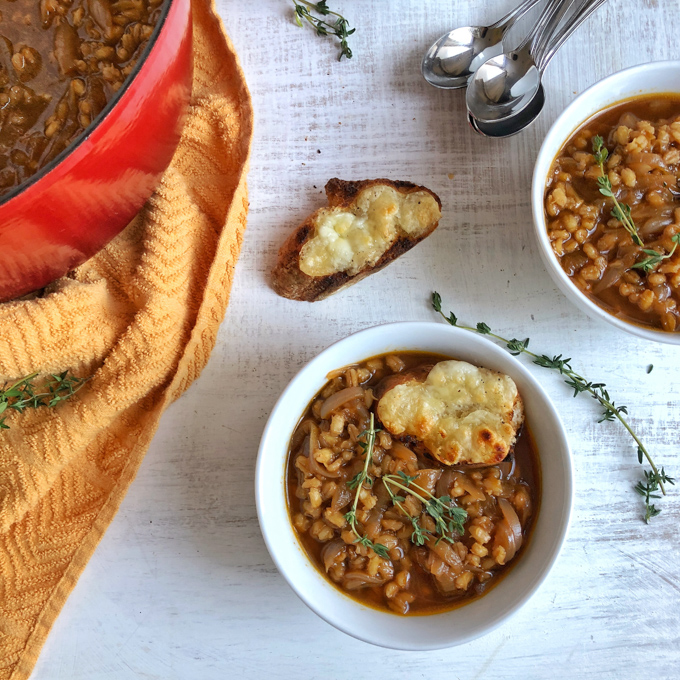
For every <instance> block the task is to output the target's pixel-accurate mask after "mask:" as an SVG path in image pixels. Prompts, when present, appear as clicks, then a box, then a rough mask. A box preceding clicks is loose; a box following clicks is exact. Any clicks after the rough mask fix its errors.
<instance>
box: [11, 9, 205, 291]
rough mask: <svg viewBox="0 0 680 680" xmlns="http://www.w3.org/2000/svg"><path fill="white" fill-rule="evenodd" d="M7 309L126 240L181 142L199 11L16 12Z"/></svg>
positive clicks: (12, 64) (72, 10) (89, 10)
mask: <svg viewBox="0 0 680 680" xmlns="http://www.w3.org/2000/svg"><path fill="white" fill-rule="evenodd" d="M0 34H1V36H2V40H0V48H1V49H0V301H1V300H8V299H12V298H15V297H17V296H20V295H23V294H25V293H28V292H31V291H34V290H36V289H39V288H42V287H43V286H45V285H46V284H48V283H49V282H50V281H52V280H54V279H55V278H57V277H59V276H62V275H63V274H65V273H66V272H67V271H69V270H70V269H72V268H73V267H75V266H77V265H78V264H80V263H82V262H84V261H85V260H86V259H87V258H89V257H91V256H92V255H93V254H94V253H96V252H97V251H98V250H100V249H101V248H102V247H103V246H104V245H106V243H108V242H109V241H110V240H111V239H112V238H113V237H114V236H115V235H116V234H117V233H118V232H120V231H121V230H122V229H123V228H124V227H125V226H126V225H127V224H128V222H129V221H130V220H131V219H132V218H133V217H134V216H135V214H136V213H137V212H138V211H139V210H140V209H141V208H142V206H143V205H144V203H145V201H146V200H147V199H148V198H149V196H150V195H151V193H152V192H153V190H154V188H155V187H156V185H157V183H158V180H159V178H160V176H161V174H162V172H163V171H164V170H165V168H166V167H167V166H168V164H169V162H170V159H171V158H172V155H173V154H174V151H175V148H176V146H177V143H178V142H179V138H180V134H181V129H182V125H183V121H184V116H185V114H186V111H187V106H188V103H189V98H190V95H191V78H192V68H193V56H192V24H191V2H190V0H114V1H111V0H76V1H75V2H72V3H71V2H58V0H44V1H42V2H37V1H36V0H16V2H12V3H8V4H7V7H6V8H3V12H2V22H0Z"/></svg>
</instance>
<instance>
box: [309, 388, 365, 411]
mask: <svg viewBox="0 0 680 680" xmlns="http://www.w3.org/2000/svg"><path fill="white" fill-rule="evenodd" d="M363 395H364V388H363V387H359V386H357V387H345V389H344V390H340V391H339V392H335V394H331V396H330V397H328V399H326V401H324V403H323V404H321V410H320V411H319V417H320V418H322V419H325V418H328V416H329V415H330V414H331V413H333V411H337V410H338V409H339V408H340V407H341V406H344V405H345V404H346V403H347V402H348V401H352V400H353V399H358V398H359V397H363Z"/></svg>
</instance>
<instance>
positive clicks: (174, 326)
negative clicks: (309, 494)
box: [0, 0, 252, 680]
mask: <svg viewBox="0 0 680 680" xmlns="http://www.w3.org/2000/svg"><path fill="white" fill-rule="evenodd" d="M193 11H194V57H195V73H194V82H193V95H192V102H191V108H190V112H189V117H188V120H187V123H186V127H185V129H184V132H183V135H182V140H181V142H180V145H179V147H178V149H177V152H176V154H175V156H174V158H173V160H172V163H171V165H170V167H169V168H168V170H167V172H166V173H165V175H164V176H163V179H162V181H161V184H160V186H159V187H158V189H157V191H156V193H155V194H154V195H153V196H152V197H151V199H149V201H148V203H147V205H146V206H145V207H144V209H143V210H142V212H141V213H140V214H139V215H138V216H137V217H136V218H135V220H133V222H132V223H131V224H130V225H129V226H128V227H127V229H126V230H125V231H124V232H123V233H121V234H120V235H119V236H118V237H117V238H116V239H114V240H113V241H112V242H111V243H110V244H109V245H108V246H107V247H106V249H104V250H103V251H102V252H101V253H99V254H98V255H96V256H95V257H94V258H92V259H91V260H89V261H88V262H87V263H85V264H84V265H82V266H81V267H79V268H78V269H77V270H75V271H74V272H72V273H71V274H70V275H69V276H67V277H65V278H63V279H61V280H59V281H57V282H56V283H55V284H52V286H50V288H49V289H48V290H47V291H46V292H45V294H44V295H42V296H41V297H36V298H34V299H31V300H22V301H17V302H10V303H6V304H3V305H0V376H2V377H3V378H5V379H6V380H8V381H9V380H12V379H18V378H20V377H22V376H24V375H27V374H29V373H33V372H34V371H39V372H41V373H57V372H61V371H66V370H71V371H72V372H73V373H75V374H76V375H78V376H92V378H91V380H90V381H88V382H87V383H86V385H85V386H84V387H83V388H82V389H81V390H80V391H79V392H78V393H77V394H76V395H75V396H74V397H72V398H71V399H70V400H68V401H66V402H63V403H61V404H59V405H58V406H57V407H56V408H38V409H35V410H30V411H25V412H24V413H21V414H19V413H15V412H11V414H10V415H9V416H8V418H7V424H8V425H9V426H10V429H9V430H4V431H2V432H0V679H2V680H5V679H8V678H11V680H21V679H25V678H28V676H29V675H30V673H31V670H32V669H33V666H34V665H35V662H36V660H37V658H38V654H39V652H40V649H41V647H42V645H43V643H44V642H45V639H46V637H47V634H48V632H49V630H50V627H51V626H52V624H53V623H54V620H55V619H56V617H57V615H58V614H59V611H60V609H61V608H62V606H63V605H64V602H65V601H66V598H67V597H68V595H69V593H70V592H71V590H72V589H73V587H74V586H75V583H76V581H77V580H78V577H79V576H80V574H81V573H82V571H83V568H84V567H85V565H86V563H87V561H88V559H89V558H90V556H91V555H92V553H93V551H94V549H95V547H96V546H97V543H98V542H99V540H100V539H101V537H102V535H103V533H104V531H105V530H106V528H107V526H108V525H109V523H110V522H111V520H112V519H113V516H114V515H115V513H116V511H117V509H118V507H119V506H120V503H121V501H122V499H123V496H124V495H125V492H126V491H127V489H128V487H129V485H130V483H131V482H132V480H133V479H134V477H135V474H136V472H137V470H138V468H139V465H140V463H141V460H142V458H143V456H144V453H145V452H146V449H147V447H148V446H149V442H150V441H151V438H152V437H153V435H154V432H155V430H156V428H157V426H158V421H159V419H160V416H161V414H162V412H163V410H164V409H165V407H166V406H167V405H168V404H169V403H170V402H171V401H172V400H174V399H176V398H177V397H179V395H180V394H181V393H182V392H183V391H184V390H185V389H186V388H187V387H188V386H189V385H190V384H191V382H192V381H193V380H195V379H196V377H197V376H198V374H199V373H200V372H201V369H202V368H203V367H204V366H205V364H206V362H207V360H208V357H209V355H210V352H211V350H212V348H213V346H214V344H215V337H216V334H217V329H218V326H219V324H220V322H221V320H222V318H223V316H224V311H225V308H226V305H227V302H228V298H229V290H230V287H231V283H232V279H233V274H234V266H235V264H236V260H237V257H238V254H239V250H240V247H241V240H242V238H243V231H244V229H245V224H246V214H247V209H248V201H247V193H246V182H245V174H246V171H247V164H248V155H249V149H250V140H251V133H252V110H251V103H250V97H249V94H248V90H247V88H246V84H245V81H244V78H243V73H242V71H241V69H240V66H239V64H238V61H237V58H236V55H235V54H234V50H233V47H232V45H231V43H230V42H229V40H228V39H227V38H226V36H225V34H224V30H223V28H222V24H221V22H220V20H219V18H218V17H217V16H216V15H215V12H214V7H213V6H210V5H209V4H208V0H194V6H193Z"/></svg>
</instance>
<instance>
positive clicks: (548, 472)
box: [255, 322, 572, 650]
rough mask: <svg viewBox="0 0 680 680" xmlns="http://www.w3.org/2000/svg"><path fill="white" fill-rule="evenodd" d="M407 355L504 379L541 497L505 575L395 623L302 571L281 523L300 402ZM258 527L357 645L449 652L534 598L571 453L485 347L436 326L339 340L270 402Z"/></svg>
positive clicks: (544, 400) (529, 382) (513, 364)
mask: <svg viewBox="0 0 680 680" xmlns="http://www.w3.org/2000/svg"><path fill="white" fill-rule="evenodd" d="M398 350H415V351H424V352H433V353H438V354H444V355H447V356H451V357H453V358H457V359H463V360H466V361H469V362H471V363H473V364H477V365H480V366H485V367H487V368H490V369H493V370H497V371H502V372H503V373H506V374H508V375H510V376H511V377H512V378H513V379H514V380H515V382H516V383H517V386H518V388H519V391H520V394H521V395H522V397H523V399H524V403H525V407H526V414H527V422H528V423H529V425H530V427H531V432H532V434H533V436H534V439H535V442H536V445H537V449H538V453H539V457H540V461H541V468H542V485H543V494H542V501H541V506H540V510H539V513H538V518H537V521H536V526H535V528H534V531H533V534H532V536H531V541H530V543H529V545H528V547H527V549H526V551H525V552H524V553H523V554H522V556H521V558H520V559H519V560H518V562H517V564H514V565H513V567H512V569H511V570H510V572H509V574H508V575H507V576H506V577H504V578H503V579H502V580H501V581H500V583H498V585H496V586H495V587H494V588H492V589H491V590H490V591H489V592H488V593H487V594H485V595H484V596H483V597H481V598H479V599H478V600H474V601H473V602H471V603H469V604H466V605H465V606H463V607H461V608H459V609H456V610H453V611H450V612H446V613H443V614H434V615H429V616H411V617H408V616H406V617H404V616H398V615H396V614H390V613H387V612H380V611H377V610H375V609H371V608H369V607H365V606H363V605H361V604H359V603H358V602H356V601H355V600H353V599H351V598H349V597H347V596H345V595H343V594H342V592H341V591H340V590H338V589H337V588H336V587H335V586H334V585H332V584H331V583H330V582H329V581H328V580H326V578H324V576H322V575H321V574H320V573H319V572H318V571H317V569H316V567H314V566H313V565H312V563H311V562H310V561H309V559H308V558H307V555H306V554H305V552H304V551H303V549H302V547H301V546H300V544H299V543H298V540H297V538H296V535H295V532H294V529H293V527H292V525H291V523H290V520H289V518H288V509H287V506H286V488H285V467H286V457H287V453H288V443H289V440H290V437H291V435H292V433H293V430H294V428H295V426H296V425H297V423H298V422H299V420H300V417H301V416H302V414H303V413H304V411H305V410H306V408H307V406H308V404H309V402H310V401H311V400H312V398H313V397H314V396H315V395H316V394H317V392H318V391H319V390H320V389H321V387H322V386H323V385H324V384H325V382H326V375H327V374H328V373H329V372H330V371H332V370H335V369H337V368H341V367H343V366H347V365H348V364H353V363H356V362H359V361H362V360H364V359H367V358H369V357H372V356H375V355H377V354H383V353H386V352H392V351H398ZM255 492H256V496H257V512H258V517H259V520H260V527H261V529H262V534H263V536H264V539H265V542H266V544H267V548H268V549H269V552H270V554H271V556H272V559H273V560H274V562H275V563H276V566H277V567H278V568H279V571H280V572H281V573H282V574H283V576H284V577H285V579H286V580H287V581H288V583H289V584H290V586H291V587H292V588H293V590H294V591H295V592H296V593H297V594H298V595H299V596H300V598H301V599H302V600H303V602H305V604H307V605H308V606H309V607H310V608H311V609H312V610H313V611H315V612H316V613H317V614H318V615H319V616H321V617H322V618H323V619H325V620H326V621H328V622H329V623H330V624H332V625H334V626H335V627H336V628H339V629H340V630H342V631H344V632H345V633H348V634H349V635H353V636H354V637H356V638H359V639H360V640H364V641H366V642H371V643H373V644H376V645H381V646H383V647H390V648H393V649H403V650H427V649H440V648H443V647H452V646H454V645H458V644H462V643H464V642H467V641H469V640H472V639H473V638H476V637H479V636H480V635H484V634H485V633H488V632H489V631H491V630H492V629H493V628H495V627H496V626H498V625H499V624H501V623H502V622H503V621H505V620H506V619H507V618H508V617H509V616H511V615H512V614H513V613H514V612H516V611H517V610H518V609H519V608H520V607H521V606H522V605H523V604H525V603H526V602H527V600H528V599H529V598H530V597H531V595H532V594H533V593H534V592H536V590H537V589H538V587H539V586H540V584H541V582H542V581H543V580H544V579H545V577H546V576H547V574H548V572H549V571H550V568H551V567H552V565H553V564H554V562H555V560H556V559H557V556H558V554H559V552H560V548H561V546H562V544H563V543H564V540H565V537H566V534H567V528H568V525H569V517H570V513H571V506H572V464H571V452H570V450H569V443H568V441H567V437H566V433H565V431H564V426H563V425H562V421H561V420H560V417H559V415H558V413H557V411H556V410H555V407H554V406H553V405H552V403H551V402H550V399H549V398H548V396H547V395H546V393H545V392H544V391H543V388H542V387H541V386H540V385H539V384H538V382H536V380H535V379H534V378H533V377H532V375H531V374H530V373H529V371H528V370H527V369H526V368H524V366H523V365H522V364H521V363H520V362H519V361H517V360H516V359H515V358H514V357H512V356H510V355H509V354H508V352H506V351H505V350H503V349H501V348H500V347H497V346H496V345H494V344H493V343H492V342H490V341H489V340H487V339H486V338H483V337H481V336H478V335H475V334H473V333H471V332H469V331H463V330H460V329H457V328H452V327H450V326H446V325H444V324H439V323H425V322H409V323H395V324H387V325H384V326H376V327H374V328H369V329H367V330H364V331H360V332H359V333H355V334H354V335H351V336H349V337H348V338H345V339H344V340H340V341H339V342H337V343H335V344H334V345H331V347H329V348H328V349H326V350H325V351H323V352H321V354H319V355H318V356H317V357H316V358H315V359H313V360H312V361H310V362H309V363H308V364H307V365H306V366H305V367H304V368H303V369H302V370H301V371H300V372H299V373H298V374H297V375H296V376H295V378H293V380H292V381H291V382H290V384H289V385H288V387H287V388H286V389H285V390H284V392H283V394H282V395H281V397H280V399H279V400H278V402H277V403H276V406H275V407H274V410H273V411H272V414H271V416H270V417H269V420H268V422H267V425H266V427H265V429H264V434H263V435H262V441H261V443H260V451H259V455H258V460H257V472H256V480H255Z"/></svg>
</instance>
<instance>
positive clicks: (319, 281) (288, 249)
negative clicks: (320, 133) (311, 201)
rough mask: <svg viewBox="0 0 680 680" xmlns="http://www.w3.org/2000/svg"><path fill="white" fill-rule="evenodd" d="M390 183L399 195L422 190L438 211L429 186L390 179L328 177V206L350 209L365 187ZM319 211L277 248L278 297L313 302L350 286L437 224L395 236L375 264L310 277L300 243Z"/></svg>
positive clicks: (312, 230) (275, 281) (311, 234)
mask: <svg viewBox="0 0 680 680" xmlns="http://www.w3.org/2000/svg"><path fill="white" fill-rule="evenodd" d="M377 185H380V186H389V187H391V188H393V189H395V190H396V191H398V192H399V193H401V194H404V195H406V194H410V193H413V192H416V191H424V192H427V193H428V194H430V195H431V196H432V197H433V198H434V199H435V201H436V202H437V205H438V206H439V210H440V211H441V207H442V204H441V201H440V200H439V196H437V194H435V193H434V192H433V191H430V190H429V189H428V188H426V187H423V186H419V185H417V184H413V183H412V182H401V181H393V180H389V179H372V180H361V181H356V182H349V181H345V180H341V179H337V178H333V179H330V180H329V181H328V183H327V184H326V197H327V199H328V207H329V208H351V207H352V206H353V204H354V203H355V201H356V199H357V196H358V195H359V193H361V192H362V191H363V190H364V189H368V188H370V187H373V186H377ZM320 213H321V210H317V211H316V212H315V213H313V214H312V215H310V216H309V217H308V218H307V219H306V220H305V221H304V222H303V223H302V224H301V225H300V226H299V227H298V228H297V229H296V230H295V231H294V232H293V233H292V234H291V235H290V236H289V237H288V239H287V240H286V242H285V243H284V244H283V246H282V247H281V249H280V250H279V257H278V260H277V263H276V266H275V267H274V269H273V270H272V276H271V283H272V287H273V288H274V290H275V291H276V292H277V293H278V294H279V295H281V296H283V297H286V298H289V299H291V300H301V301H305V302H316V301H317V300H323V299H324V298H326V297H328V296H329V295H332V294H333V293H337V292H338V291H339V290H340V289H341V288H345V287H347V286H350V285H352V284H354V283H357V282H358V281H361V280H362V279H364V278H366V277H367V276H368V275H369V274H372V273H373V272H377V271H380V270H381V269H383V268H384V267H386V266H387V265H388V264H390V262H393V261H394V260H396V259H397V258H398V257H399V256H400V255H403V254H404V253H405V252H407V251H409V250H411V248H413V246H415V245H417V244H418V243H420V241H422V240H423V239H424V238H426V237H427V236H429V235H430V234H431V233H432V232H433V231H434V230H435V229H436V228H437V226H438V224H439V222H435V223H434V224H433V225H432V226H431V227H429V228H428V229H427V230H426V231H425V232H423V233H422V234H421V235H420V236H418V237H417V238H409V237H407V236H404V235H400V236H398V237H397V238H396V239H395V241H394V242H393V243H392V245H391V246H390V247H389V248H388V249H387V250H386V251H385V252H384V253H383V254H382V256H381V257H380V259H379V260H378V261H377V262H376V263H375V265H373V266H371V265H367V266H366V267H364V268H363V269H362V270H361V271H360V272H358V273H357V274H355V275H353V276H351V275H349V274H347V273H345V272H335V273H333V274H329V275H328V276H309V275H308V274H305V273H304V272H303V271H302V270H301V269H300V253H301V251H302V248H303V246H304V245H305V244H306V243H307V242H308V241H309V240H310V239H311V238H313V237H314V235H315V233H316V220H317V218H318V217H319V215H320Z"/></svg>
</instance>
